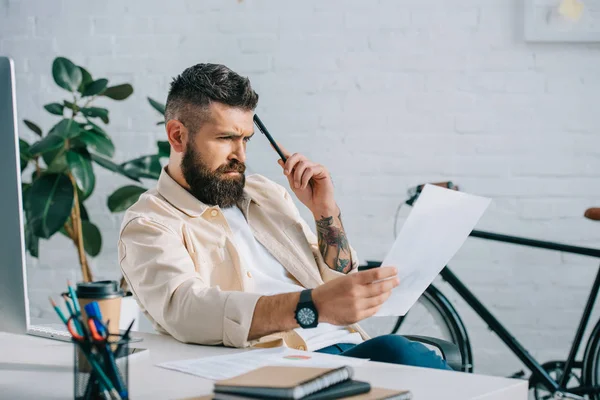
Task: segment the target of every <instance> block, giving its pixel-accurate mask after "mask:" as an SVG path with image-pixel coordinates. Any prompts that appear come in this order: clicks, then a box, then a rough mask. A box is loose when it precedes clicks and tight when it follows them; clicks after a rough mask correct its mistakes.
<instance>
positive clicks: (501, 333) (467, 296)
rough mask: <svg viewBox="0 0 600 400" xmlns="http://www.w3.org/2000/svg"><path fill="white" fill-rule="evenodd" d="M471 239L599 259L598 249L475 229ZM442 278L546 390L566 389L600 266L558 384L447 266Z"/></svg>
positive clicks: (593, 390) (598, 283)
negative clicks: (475, 238)
mask: <svg viewBox="0 0 600 400" xmlns="http://www.w3.org/2000/svg"><path fill="white" fill-rule="evenodd" d="M470 236H472V237H477V238H480V239H486V240H492V241H497V242H502V243H512V244H517V245H523V246H527V247H535V248H541V249H548V250H556V251H561V252H566V253H571V254H580V255H586V256H591V257H596V258H600V250H598V249H590V248H585V247H578V246H570V245H564V244H560V243H553V242H546V241H541V240H533V239H526V238H521V237H516V236H509V235H500V234H496V233H490V232H483V231H476V230H474V231H472V232H471V234H470ZM440 275H441V277H442V278H443V279H444V280H445V281H446V282H448V284H449V285H450V286H452V288H453V289H454V290H456V292H457V293H458V294H459V295H460V297H462V298H463V299H464V300H465V301H466V302H467V304H468V305H469V306H470V307H471V308H472V309H473V310H474V311H475V312H476V313H477V315H479V317H481V319H483V321H484V322H485V323H486V324H487V325H488V326H489V327H490V329H491V330H492V331H493V332H494V333H496V335H498V337H499V338H500V339H501V340H502V342H504V344H506V346H508V348H510V349H511V351H512V352H513V353H514V354H515V355H516V356H517V357H518V358H519V359H520V360H521V361H522V362H523V363H524V364H525V365H526V366H527V367H528V368H529V369H530V370H531V372H532V375H533V376H534V377H535V378H536V379H538V380H539V381H540V382H541V383H543V384H544V385H545V386H546V388H548V389H549V390H551V391H552V392H556V391H559V390H562V391H564V390H566V388H565V385H566V384H567V381H568V378H569V375H570V373H571V371H572V369H573V366H574V364H575V357H576V355H577V351H578V350H579V347H580V346H581V341H582V339H583V334H584V332H585V328H586V327H587V325H588V322H589V319H590V316H591V313H592V308H593V306H594V303H595V301H596V298H597V296H598V291H599V290H600V266H599V269H598V273H597V274H596V279H595V280H594V284H593V285H592V289H591V292H590V295H589V297H588V299H587V303H586V305H585V309H584V311H583V315H582V317H581V320H580V321H579V326H578V328H577V332H576V333H575V339H574V340H573V344H572V345H571V349H570V351H569V357H568V358H567V361H566V363H565V367H564V370H563V374H562V377H561V379H560V382H557V381H555V380H554V379H552V377H551V376H550V375H549V374H548V373H547V372H546V370H544V368H543V367H542V365H541V364H540V363H539V362H538V361H537V360H536V359H535V358H533V357H532V356H531V355H530V354H529V353H528V352H527V350H526V349H525V348H524V347H523V346H522V345H521V343H519V342H518V341H517V340H516V339H515V337H514V336H512V335H511V334H510V332H509V331H508V330H507V329H506V328H505V327H504V326H503V325H502V324H501V323H500V321H498V320H497V319H496V318H495V317H494V316H493V315H492V313H490V311H489V310H488V309H487V308H486V307H485V306H484V305H483V304H482V303H481V302H480V301H479V299H477V297H476V296H475V295H474V294H473V293H472V292H471V291H470V290H469V289H468V288H467V287H466V286H465V285H464V284H463V283H462V282H461V280H460V279H459V278H458V277H457V276H456V275H454V273H453V272H452V271H451V270H450V269H449V268H448V267H447V266H446V267H445V268H444V269H443V270H442V272H441V273H440ZM571 390H572V389H571ZM580 392H584V393H597V392H600V387H593V388H586V389H584V390H580Z"/></svg>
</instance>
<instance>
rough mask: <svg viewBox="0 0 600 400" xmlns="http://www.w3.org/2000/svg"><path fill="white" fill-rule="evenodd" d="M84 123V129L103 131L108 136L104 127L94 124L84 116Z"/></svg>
mask: <svg viewBox="0 0 600 400" xmlns="http://www.w3.org/2000/svg"><path fill="white" fill-rule="evenodd" d="M84 125H85V129H92V130H94V131H96V132H100V133H103V134H104V135H106V136H108V134H107V133H106V131H105V130H104V129H102V128H101V127H100V126H98V125H96V124H95V123H93V122H92V121H90V120H89V119H87V118H86V123H85V124H84Z"/></svg>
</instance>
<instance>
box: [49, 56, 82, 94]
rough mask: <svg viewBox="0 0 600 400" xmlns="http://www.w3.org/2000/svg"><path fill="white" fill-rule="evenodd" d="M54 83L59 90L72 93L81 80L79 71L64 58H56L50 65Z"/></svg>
mask: <svg viewBox="0 0 600 400" xmlns="http://www.w3.org/2000/svg"><path fill="white" fill-rule="evenodd" d="M52 76H53V77H54V82H56V84H57V85H58V86H60V87H61V88H63V89H65V90H68V91H70V92H74V91H76V90H77V89H78V88H79V85H81V82H82V80H83V75H82V73H81V69H79V67H78V66H77V65H75V64H73V63H72V62H71V61H70V60H68V59H66V58H64V57H57V58H56V59H55V60H54V62H53V63H52Z"/></svg>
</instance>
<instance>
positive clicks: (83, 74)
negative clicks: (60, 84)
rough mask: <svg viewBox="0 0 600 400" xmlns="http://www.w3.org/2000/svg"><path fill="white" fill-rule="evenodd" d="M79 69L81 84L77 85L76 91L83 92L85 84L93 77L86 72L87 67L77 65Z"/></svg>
mask: <svg viewBox="0 0 600 400" xmlns="http://www.w3.org/2000/svg"><path fill="white" fill-rule="evenodd" d="M79 70H80V71H81V85H79V87H78V88H77V91H78V92H79V93H83V91H84V90H85V88H86V86H87V85H89V84H90V83H91V82H92V81H93V80H94V79H93V78H92V75H91V74H90V73H89V72H88V70H87V69H85V68H83V67H79Z"/></svg>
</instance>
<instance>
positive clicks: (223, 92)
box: [165, 64, 258, 134]
mask: <svg viewBox="0 0 600 400" xmlns="http://www.w3.org/2000/svg"><path fill="white" fill-rule="evenodd" d="M212 102H219V103H223V104H226V105H228V106H231V107H235V108H240V109H242V110H246V111H252V110H254V109H255V108H256V104H257V103H258V94H256V92H255V91H254V90H253V89H252V86H251V85H250V80H249V79H248V78H246V77H243V76H240V75H238V74H237V73H235V72H234V71H232V70H231V69H229V68H227V67H226V66H224V65H221V64H196V65H194V66H192V67H189V68H187V69H186V70H185V71H183V73H181V75H179V76H177V77H176V78H174V79H173V81H172V82H171V88H170V89H169V95H168V96H167V104H166V106H165V121H169V120H171V119H177V120H179V121H180V122H181V123H182V124H184V125H185V126H186V128H187V129H188V130H189V131H190V132H191V133H192V134H194V133H196V132H198V130H199V129H200V124H201V123H202V121H203V120H204V118H206V117H207V112H208V107H209V105H210V104H211V103H212Z"/></svg>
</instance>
